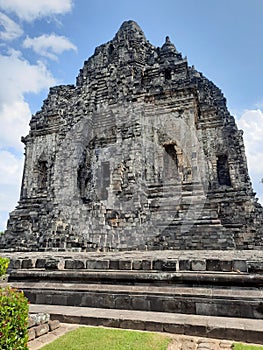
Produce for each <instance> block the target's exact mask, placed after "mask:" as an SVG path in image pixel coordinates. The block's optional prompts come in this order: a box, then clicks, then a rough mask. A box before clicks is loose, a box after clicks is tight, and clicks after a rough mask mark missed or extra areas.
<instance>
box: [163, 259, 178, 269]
mask: <svg viewBox="0 0 263 350" xmlns="http://www.w3.org/2000/svg"><path fill="white" fill-rule="evenodd" d="M162 270H163V271H176V270H177V260H166V261H165V262H164V263H163V266H162Z"/></svg>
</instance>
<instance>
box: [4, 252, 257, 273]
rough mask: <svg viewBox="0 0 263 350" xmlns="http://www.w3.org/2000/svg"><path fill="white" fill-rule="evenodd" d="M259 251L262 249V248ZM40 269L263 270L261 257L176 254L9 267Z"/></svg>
mask: <svg viewBox="0 0 263 350" xmlns="http://www.w3.org/2000/svg"><path fill="white" fill-rule="evenodd" d="M262 255H263V252H262ZM21 269H22V270H26V269H41V270H107V269H110V270H127V271H175V272H180V271H182V272H183V271H209V272H211V271H213V272H238V273H240V272H244V273H257V274H263V261H256V260H255V261H251V260H245V259H218V258H215V259H212V258H207V259H206V258H203V259H202V258H201V259H191V258H188V259H186V258H183V259H181V258H178V259H169V258H168V259H155V258H152V259H151V258H149V259H138V257H135V258H133V259H112V260H111V259H107V258H104V259H96V260H95V259H87V258H86V259H85V258H84V259H78V258H74V257H72V258H70V259H67V258H64V257H60V258H13V257H10V265H9V271H12V270H21Z"/></svg>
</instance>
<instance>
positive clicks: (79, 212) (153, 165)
mask: <svg viewBox="0 0 263 350" xmlns="http://www.w3.org/2000/svg"><path fill="white" fill-rule="evenodd" d="M30 127H31V128H30V133H29V135H28V136H27V137H25V138H23V142H24V143H25V155H26V156H25V167H24V176H23V183H22V190H21V198H20V202H19V205H18V207H17V208H16V209H15V210H14V211H13V212H12V213H11V214H10V220H9V223H8V227H7V231H6V234H5V235H4V237H3V238H2V241H1V248H2V249H9V248H10V249H15V250H39V249H40V250H48V249H71V250H72V249H73V250H74V249H77V250H84V251H86V250H87V251H89V250H97V249H101V250H114V249H119V250H127V249H128V250H130V249H140V250H144V249H235V248H236V249H261V248H262V245H263V239H262V228H261V226H262V208H261V206H260V205H259V204H257V202H256V200H255V198H254V193H253V190H252V187H251V183H250V180H249V176H248V171H247V164H246V156H245V150H244V144H243V139H242V131H239V130H238V129H237V127H236V124H235V121H234V118H233V117H232V116H231V115H230V114H229V112H228V110H227V108H226V100H225V98H224V96H223V94H222V93H221V91H220V90H219V89H218V88H217V87H216V86H215V85H214V84H213V83H212V82H210V81H209V80H208V79H206V78H205V77H204V76H203V75H202V74H201V73H199V72H197V71H196V70H195V68H194V67H189V66H188V63H187V60H186V59H185V58H182V55H181V54H180V53H178V52H177V50H176V48H175V46H174V45H173V44H172V43H171V42H170V39H169V38H168V37H167V38H166V41H165V44H164V45H163V46H162V47H161V48H156V47H154V46H152V45H151V44H150V43H149V42H148V41H147V40H146V39H145V36H144V34H143V32H142V31H141V29H140V28H139V27H138V25H137V24H136V23H134V22H132V21H128V22H124V23H123V25H122V26H121V28H120V30H119V31H118V33H117V34H116V36H115V37H114V39H113V40H111V41H110V42H108V43H106V44H104V45H101V46H100V47H98V48H96V50H95V53H94V55H93V56H92V57H90V58H89V59H88V61H85V63H84V66H83V69H81V70H80V73H79V75H78V77H77V82H76V86H75V85H69V86H58V87H54V88H51V89H50V93H49V96H48V98H47V99H46V100H45V101H44V104H43V107H42V109H41V111H40V112H38V113H36V115H35V116H33V117H32V120H31V122H30Z"/></svg>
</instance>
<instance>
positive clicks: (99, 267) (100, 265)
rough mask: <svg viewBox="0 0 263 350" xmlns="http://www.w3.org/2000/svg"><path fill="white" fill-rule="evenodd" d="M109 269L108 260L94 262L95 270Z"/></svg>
mask: <svg viewBox="0 0 263 350" xmlns="http://www.w3.org/2000/svg"><path fill="white" fill-rule="evenodd" d="M108 268H109V260H96V263H95V269H97V270H107V269H108Z"/></svg>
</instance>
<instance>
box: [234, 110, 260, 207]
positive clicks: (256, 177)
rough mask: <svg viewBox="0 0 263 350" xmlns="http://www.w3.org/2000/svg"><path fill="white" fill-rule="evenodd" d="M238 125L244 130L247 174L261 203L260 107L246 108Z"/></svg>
mask: <svg viewBox="0 0 263 350" xmlns="http://www.w3.org/2000/svg"><path fill="white" fill-rule="evenodd" d="M237 124H238V127H239V128H240V129H242V130H243V131H244V143H245V150H246V156H247V162H248V169H249V174H250V176H251V180H252V183H253V189H254V190H255V191H256V192H257V197H258V198H259V201H260V203H262V204H263V184H262V183H261V182H260V180H261V179H262V178H263V112H262V111H261V110H260V109H256V110H246V111H245V112H244V113H243V114H242V116H241V118H240V119H238V120H237Z"/></svg>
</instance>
